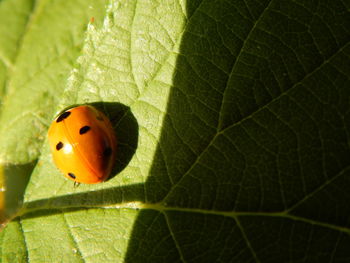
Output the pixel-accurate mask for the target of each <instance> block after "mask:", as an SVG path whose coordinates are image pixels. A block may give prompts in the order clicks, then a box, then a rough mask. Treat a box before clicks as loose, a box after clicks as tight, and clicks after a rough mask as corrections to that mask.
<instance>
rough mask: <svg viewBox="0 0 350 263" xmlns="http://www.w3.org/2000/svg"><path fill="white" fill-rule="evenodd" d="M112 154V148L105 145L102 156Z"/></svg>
mask: <svg viewBox="0 0 350 263" xmlns="http://www.w3.org/2000/svg"><path fill="white" fill-rule="evenodd" d="M111 154H112V148H111V147H107V148H106V149H105V150H104V151H103V156H104V157H109V156H110V155H111Z"/></svg>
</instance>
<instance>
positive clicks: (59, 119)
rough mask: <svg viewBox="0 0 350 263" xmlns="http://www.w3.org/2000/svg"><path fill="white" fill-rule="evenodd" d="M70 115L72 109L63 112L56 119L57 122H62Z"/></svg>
mask: <svg viewBox="0 0 350 263" xmlns="http://www.w3.org/2000/svg"><path fill="white" fill-rule="evenodd" d="M69 115H70V111H66V112H63V113H62V114H61V115H60V116H59V117H58V118H57V120H56V122H61V121H63V120H64V119H66V118H67V117H68V116H69Z"/></svg>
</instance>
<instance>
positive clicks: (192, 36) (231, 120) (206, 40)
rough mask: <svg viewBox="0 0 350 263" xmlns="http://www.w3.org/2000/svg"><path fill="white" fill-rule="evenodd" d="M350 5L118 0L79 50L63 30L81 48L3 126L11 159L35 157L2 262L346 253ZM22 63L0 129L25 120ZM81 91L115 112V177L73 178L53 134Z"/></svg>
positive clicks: (334, 256)
mask: <svg viewBox="0 0 350 263" xmlns="http://www.w3.org/2000/svg"><path fill="white" fill-rule="evenodd" d="M79 3H80V4H82V5H83V6H85V5H84V4H83V2H79V1H71V2H70V4H73V5H75V4H77V5H78V4H79ZM58 7H61V5H58V6H57V8H58ZM68 9H69V10H70V11H71V12H73V11H76V12H78V11H79V12H81V13H82V14H85V11H84V10H83V9H82V8H80V9H79V10H78V8H75V9H74V8H73V9H72V10H71V8H68V7H67V10H68ZM34 10H36V9H34ZM42 10H44V9H42ZM50 10H51V9H50ZM348 10H349V6H347V4H346V2H344V1H319V2H315V1H309V2H305V1H282V2H281V1H267V0H261V1H234V2H230V1H205V0H203V1H188V3H186V2H180V1H170V0H169V1H163V2H159V3H157V2H154V1H136V0H134V1H111V2H110V3H109V5H108V7H107V9H106V11H105V14H104V19H103V21H101V22H100V23H98V22H97V21H96V22H93V23H89V25H88V26H87V30H86V33H85V35H84V40H83V44H82V46H83V48H82V50H80V49H76V50H75V51H72V49H74V48H73V46H74V45H71V44H69V43H70V42H69V41H68V43H66V42H67V39H68V38H62V39H61V38H60V39H61V40H62V43H61V46H59V47H60V50H67V51H66V52H73V53H74V54H73V53H72V54H71V53H69V54H71V57H70V58H71V61H72V63H68V62H65V63H67V64H64V65H66V66H64V67H62V64H61V63H59V62H57V63H58V64H59V65H60V69H61V71H58V70H57V69H56V68H54V67H53V68H52V69H51V70H52V71H50V72H49V71H48V70H50V66H47V67H41V68H42V69H43V71H44V72H45V73H43V74H42V75H38V78H39V79H36V78H35V81H40V83H42V85H41V86H40V87H41V88H40V87H39V86H38V87H37V89H38V91H40V92H39V93H40V94H41V95H40V94H39V93H34V94H35V96H34V98H35V100H36V101H37V102H40V104H39V105H41V106H40V107H42V108H41V109H44V108H45V109H46V108H47V109H46V110H45V111H44V112H45V114H44V115H42V116H41V115H40V112H41V111H39V110H34V113H35V115H36V116H33V117H31V118H30V119H31V121H34V120H36V121H38V122H39V119H38V118H37V117H38V116H40V117H41V118H40V120H41V122H42V124H41V125H42V126H41V128H39V129H29V130H28V129H27V130H23V129H16V132H13V133H11V134H9V135H6V136H9V137H4V136H5V135H3V136H2V137H0V138H1V147H0V149H1V151H0V153H1V154H2V155H1V156H6V160H8V161H9V162H10V161H11V162H14V163H16V162H18V163H23V162H24V163H26V162H29V161H32V160H33V159H36V158H39V159H38V162H37V164H36V166H35V168H34V170H33V172H30V173H31V178H30V180H29V182H28V185H27V187H26V191H25V194H24V208H23V209H22V210H20V212H19V214H18V217H16V219H15V220H13V221H11V222H10V223H9V224H8V225H7V226H6V228H5V229H4V230H3V231H2V232H1V234H0V240H1V242H2V246H1V257H2V259H3V261H4V262H13V260H14V259H15V257H16V259H18V260H17V261H18V262H26V261H29V262H40V261H41V260H43V259H44V261H45V262H55V261H60V262H61V261H64V262H66V261H69V262H121V261H124V262H348V261H349V260H350V253H349V251H348V248H349V246H350V229H349V224H350V217H349V214H350V208H349V206H348V203H349V201H350V194H349V191H348V189H349V187H350V179H349V178H350V169H349V164H350V159H349V156H350V147H349V145H350V144H349V141H350V140H349V134H350V133H349V130H350V114H349V113H350V110H349V109H350V107H349V106H350V105H349V104H350V81H349V76H350V60H349V55H350V45H349V40H350V31H349V28H350V20H349V19H347V17H348V16H349V12H348ZM42 12H43V11H42ZM52 12H53V14H55V15H56V13H55V12H54V11H52ZM73 17H74V18H76V16H73ZM42 19H48V20H50V21H52V24H53V25H55V26H59V25H58V22H55V21H54V20H52V19H49V13H48V14H46V15H44V13H43V15H42ZM67 19H68V18H67ZM72 19H73V18H72ZM33 23H34V22H33ZM38 28H39V27H38ZM40 28H45V27H44V26H42V27H40ZM72 28H75V27H74V26H72V27H68V28H67V29H66V30H68V31H71V30H73V29H72ZM45 30H49V29H46V28H45ZM33 34H34V33H31V32H28V33H24V37H23V38H24V39H32V40H31V41H32V42H28V48H29V47H30V44H29V43H31V45H34V46H38V45H35V44H34V43H41V44H40V47H41V48H42V46H45V41H44V40H43V39H40V38H39V39H36V38H34V36H32V35H33ZM62 34H63V35H64V36H66V34H64V33H63V32H62ZM79 39H80V40H82V38H79ZM34 40H36V41H38V42H35V41H34ZM80 40H77V42H78V43H80V42H79V41H80ZM28 41H29V40H28ZM42 41H44V42H42ZM57 48H58V47H57ZM23 50H25V48H24V47H23ZM27 52H28V54H29V53H30V56H32V57H33V58H38V59H39V58H41V56H42V54H41V52H39V51H38V50H35V49H34V50H33V51H32V52H29V50H28V51H27ZM24 53H25V51H22V50H21V51H20V53H19V54H24ZM17 56H18V57H19V58H20V55H17ZM23 56H24V55H23ZM28 56H29V55H28ZM17 61H18V62H17ZM34 61H35V60H34ZM25 62H27V63H28V57H27V58H26V59H24V57H23V62H20V60H19V59H17V60H16V65H17V63H18V65H19V66H18V68H21V67H20V65H21V64H20V63H23V65H24V64H25ZM73 62H74V63H73ZM16 68H17V66H16ZM23 68H24V67H23ZM62 68H64V70H62ZM68 71H69V72H70V73H69V74H68V73H67V72H68ZM62 72H66V73H65V74H63V73H62ZM13 74H14V77H13V78H14V80H11V83H14V84H12V85H13V86H11V85H10V86H9V89H8V90H7V91H6V95H5V96H4V98H5V99H4V105H3V108H2V114H1V119H0V121H1V122H2V123H4V124H6V125H5V126H2V128H1V129H0V134H6V132H5V130H6V129H13V128H11V125H13V127H16V126H17V125H22V126H18V127H23V125H24V124H23V120H21V119H20V118H21V117H20V116H23V115H21V114H22V113H20V114H19V113H18V112H16V111H14V112H11V108H13V107H14V106H12V107H11V105H19V104H20V101H21V102H22V103H23V107H24V105H25V103H28V100H27V99H26V97H25V95H26V94H27V93H28V94H33V91H34V90H31V89H26V91H24V89H21V88H20V87H21V85H20V83H23V85H32V84H28V83H31V81H30V78H28V77H27V78H25V77H23V75H21V74H20V73H19V72H18V73H17V71H16V72H15V71H14V73H13ZM17 74H18V75H17ZM59 74H61V75H60V76H61V77H62V78H63V79H67V82H64V83H61V84H60V85H61V86H59V87H60V88H58V86H55V85H53V84H52V83H57V82H55V81H57V79H58V75H59ZM29 75H30V74H29V73H28V76H29ZM68 75H69V77H68V78H67V76H68ZM24 76H25V75H24ZM40 76H42V78H43V79H40ZM44 77H45V78H44ZM16 78H18V80H16ZM49 79H51V80H52V83H51V84H50V82H51V81H49ZM16 83H18V84H16ZM15 84H16V85H15ZM45 84H46V88H47V90H44V89H43V88H42V87H43V86H44V85H45ZM17 88H18V92H19V93H18V96H17V95H16V96H14V95H11V89H13V90H15V89H17ZM45 92H47V93H45ZM42 94H49V95H47V96H49V97H50V99H49V100H48V99H47V98H46V97H45V96H46V95H45V96H44V95H42ZM52 94H54V96H52ZM11 96H12V97H11ZM28 96H29V95H28ZM40 96H44V97H40ZM11 98H12V99H11ZM11 100H13V101H17V104H16V103H13V104H7V103H9V102H7V101H11ZM82 103H91V104H93V105H95V106H96V107H98V108H99V109H101V110H102V111H104V112H105V113H106V114H107V115H108V116H109V118H110V119H111V121H112V123H113V125H114V128H115V131H116V134H117V138H118V156H117V164H116V167H115V170H114V171H113V174H112V176H111V178H110V179H109V180H108V181H107V182H105V183H103V184H98V185H80V186H79V187H78V188H73V185H72V182H71V181H68V180H66V179H65V178H64V177H63V176H61V175H60V173H59V171H58V170H57V169H56V168H55V167H54V164H53V163H52V160H51V156H50V153H49V149H48V144H47V139H45V132H46V130H47V127H48V125H49V124H50V120H51V119H52V118H53V116H54V112H59V111H60V110H62V109H64V108H65V107H67V106H70V105H75V104H82ZM31 105H37V104H31ZM35 109H38V108H35ZM10 112H11V114H10ZM12 115H13V116H18V117H17V118H19V119H18V120H16V119H15V121H13V120H10V119H12V117H11V118H10V116H12ZM24 119H25V121H28V120H27V119H26V118H24ZM21 123H22V124H21ZM34 124H35V122H34ZM3 127H7V128H3ZM8 127H10V128H8ZM31 127H33V126H31ZM34 133H38V134H40V136H43V138H42V139H39V140H38V139H37V137H36V136H34ZM12 134H13V135H12ZM16 136H20V137H21V138H24V142H23V145H22V143H21V144H20V145H19V144H18V142H22V141H23V140H19V139H18V137H16ZM3 138H4V140H3ZM26 138H27V139H26ZM34 138H35V139H34ZM11 145H16V147H15V148H14V146H11ZM28 148H29V149H28ZM29 150H32V151H29ZM10 152H11V154H9V153H10ZM3 158H4V157H3ZM57 240H59V241H60V242H57ZM15 244H18V245H16V246H15Z"/></svg>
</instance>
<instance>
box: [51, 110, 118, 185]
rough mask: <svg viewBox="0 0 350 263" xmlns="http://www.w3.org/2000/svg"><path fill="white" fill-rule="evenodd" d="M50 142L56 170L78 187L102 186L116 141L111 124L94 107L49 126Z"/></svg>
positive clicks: (69, 112)
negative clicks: (98, 184)
mask: <svg viewBox="0 0 350 263" xmlns="http://www.w3.org/2000/svg"><path fill="white" fill-rule="evenodd" d="M49 142H50V149H51V153H52V156H53V160H54V162H55V164H56V166H57V167H58V168H59V169H60V170H61V171H62V172H63V173H64V175H65V176H66V177H67V178H69V179H71V180H73V181H74V182H75V184H76V183H85V184H95V183H100V182H102V181H104V180H105V179H107V177H108V176H109V174H110V172H111V170H112V167H113V164H114V161H115V154H116V145H117V140H116V137H115V133H114V130H113V127H112V124H111V122H110V121H109V120H108V118H107V117H106V116H105V115H104V114H103V113H102V112H100V111H98V110H97V109H95V108H94V107H92V106H88V105H83V106H78V107H74V108H71V109H68V110H66V111H64V112H63V113H61V114H60V115H59V116H58V117H57V118H56V119H55V120H54V121H53V122H52V124H51V126H50V129H49Z"/></svg>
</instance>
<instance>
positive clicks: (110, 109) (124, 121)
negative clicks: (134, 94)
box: [89, 102, 139, 181]
mask: <svg viewBox="0 0 350 263" xmlns="http://www.w3.org/2000/svg"><path fill="white" fill-rule="evenodd" d="M89 105H91V106H94V107H95V108H97V109H98V110H100V111H101V112H103V113H104V114H105V115H106V116H107V117H108V118H109V119H110V121H111V123H112V125H113V129H114V132H115V134H116V138H117V153H116V160H115V164H114V166H113V169H112V172H111V175H110V177H109V178H108V179H107V181H108V180H110V179H112V178H113V177H115V176H116V175H117V174H119V173H120V172H121V171H123V170H124V169H125V167H126V166H127V165H128V164H129V162H130V160H131V158H132V156H133V155H134V154H135V151H136V148H137V145H138V137H139V125H138V123H137V120H136V118H135V116H134V115H133V114H132V112H131V110H130V108H129V107H128V106H125V105H124V104H121V103H117V102H94V103H89Z"/></svg>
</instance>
